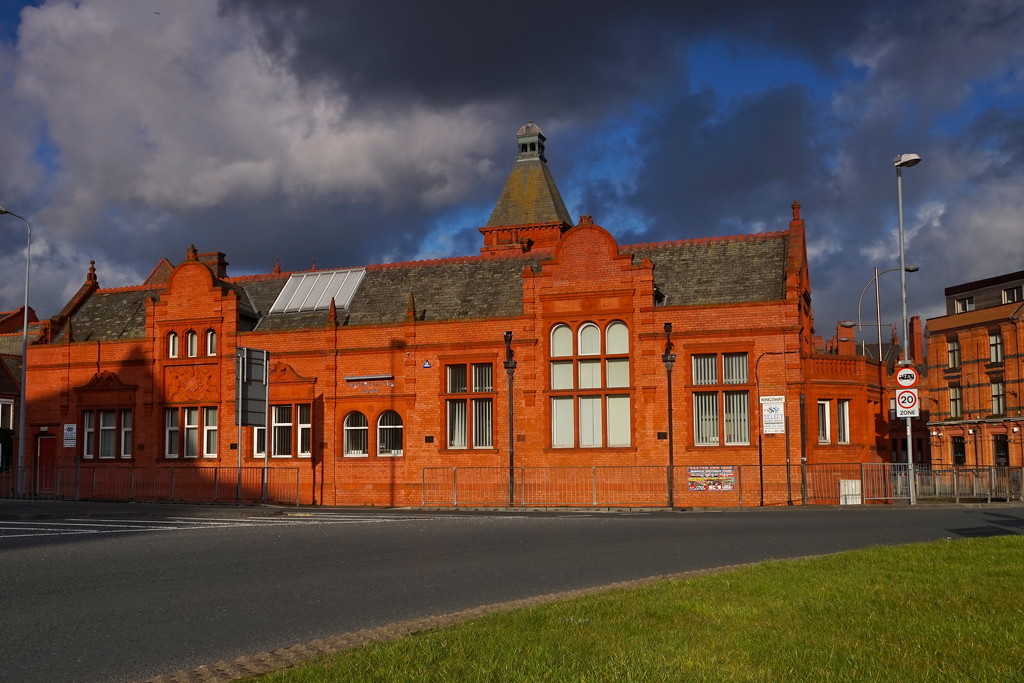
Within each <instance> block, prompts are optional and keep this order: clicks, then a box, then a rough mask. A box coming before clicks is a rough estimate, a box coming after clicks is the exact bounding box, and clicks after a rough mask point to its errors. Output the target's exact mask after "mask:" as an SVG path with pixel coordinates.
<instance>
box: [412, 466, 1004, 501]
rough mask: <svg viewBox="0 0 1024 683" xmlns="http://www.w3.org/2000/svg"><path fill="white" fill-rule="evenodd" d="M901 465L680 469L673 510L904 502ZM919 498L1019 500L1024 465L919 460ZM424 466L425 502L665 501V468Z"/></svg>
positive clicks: (906, 491)
mask: <svg viewBox="0 0 1024 683" xmlns="http://www.w3.org/2000/svg"><path fill="white" fill-rule="evenodd" d="M910 476H911V471H910V469H909V467H908V466H907V465H906V464H903V463H870V464H860V463H850V464H847V463H841V464H814V465H805V466H803V467H801V466H799V465H792V466H789V467H787V466H785V465H702V466H677V467H675V468H674V471H673V477H672V481H673V482H675V486H674V491H673V497H674V501H675V505H676V507H745V506H779V505H800V504H804V505H860V504H865V503H876V504H877V503H892V502H895V501H902V500H909V498H910ZM912 476H914V477H915V484H916V489H917V498H918V499H919V500H934V501H943V500H948V501H950V502H959V501H961V500H967V499H970V500H985V501H988V502H991V501H995V500H1005V501H1011V500H1022V479H1024V468H1021V467H1015V468H1009V467H988V468H971V469H966V468H949V469H942V470H940V469H934V468H929V467H923V466H916V467H915V468H914V469H913V473H912ZM513 481H514V482H515V489H514V490H513V491H512V492H511V495H510V491H509V468H507V467H426V468H423V470H422V482H421V485H422V505H423V506H424V507H507V506H508V505H509V502H510V501H511V502H512V504H513V505H515V506H523V507H609V508H613V507H667V506H668V500H669V498H668V482H669V477H668V467H667V466H664V467H663V466H623V467H615V466H594V467H517V468H515V470H514V477H513Z"/></svg>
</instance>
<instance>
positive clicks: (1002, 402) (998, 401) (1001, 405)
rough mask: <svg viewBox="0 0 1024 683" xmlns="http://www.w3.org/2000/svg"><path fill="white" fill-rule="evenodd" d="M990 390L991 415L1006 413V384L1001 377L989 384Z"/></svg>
mask: <svg viewBox="0 0 1024 683" xmlns="http://www.w3.org/2000/svg"><path fill="white" fill-rule="evenodd" d="M991 391H992V414H993V415H1005V414H1006V384H1005V383H1004V382H1003V380H1002V379H999V380H996V381H994V382H992V384H991Z"/></svg>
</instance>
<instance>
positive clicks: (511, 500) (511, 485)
mask: <svg viewBox="0 0 1024 683" xmlns="http://www.w3.org/2000/svg"><path fill="white" fill-rule="evenodd" d="M505 372H507V373H508V506H509V507H513V506H514V505H515V504H516V440H515V421H514V420H513V416H514V414H515V403H514V402H513V398H512V381H513V379H514V376H515V374H516V360H515V353H514V352H513V351H512V330H508V331H507V332H505Z"/></svg>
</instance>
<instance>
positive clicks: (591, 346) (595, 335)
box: [580, 323, 601, 356]
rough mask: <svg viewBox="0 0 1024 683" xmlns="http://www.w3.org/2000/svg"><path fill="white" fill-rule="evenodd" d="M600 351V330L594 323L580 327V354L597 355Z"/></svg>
mask: <svg viewBox="0 0 1024 683" xmlns="http://www.w3.org/2000/svg"><path fill="white" fill-rule="evenodd" d="M600 353H601V330H599V329H597V325H595V324H594V323H586V324H585V325H583V326H582V327H580V355H581V356H597V355H599V354H600Z"/></svg>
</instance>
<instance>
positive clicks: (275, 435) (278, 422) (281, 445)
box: [270, 404, 295, 458]
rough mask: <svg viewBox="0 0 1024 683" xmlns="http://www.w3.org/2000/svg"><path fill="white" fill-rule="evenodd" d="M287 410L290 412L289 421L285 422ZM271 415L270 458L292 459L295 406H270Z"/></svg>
mask: <svg viewBox="0 0 1024 683" xmlns="http://www.w3.org/2000/svg"><path fill="white" fill-rule="evenodd" d="M285 410H287V412H288V415H287V421H285V420H284V415H285ZM270 415H271V428H272V431H271V442H270V450H271V454H270V457H272V458H290V457H292V437H293V435H294V434H295V431H294V422H293V420H294V418H295V406H293V405H291V404H281V405H276V406H270ZM286 435H287V436H286Z"/></svg>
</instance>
